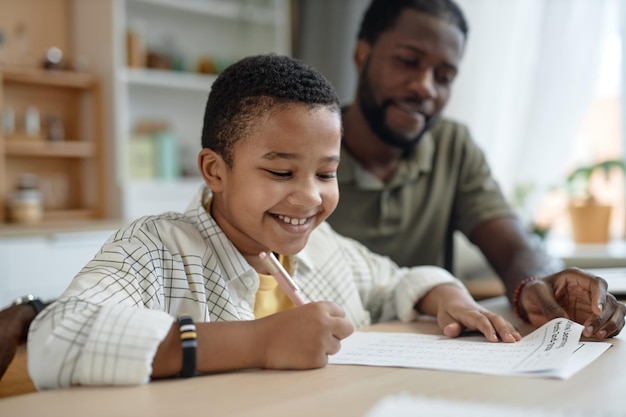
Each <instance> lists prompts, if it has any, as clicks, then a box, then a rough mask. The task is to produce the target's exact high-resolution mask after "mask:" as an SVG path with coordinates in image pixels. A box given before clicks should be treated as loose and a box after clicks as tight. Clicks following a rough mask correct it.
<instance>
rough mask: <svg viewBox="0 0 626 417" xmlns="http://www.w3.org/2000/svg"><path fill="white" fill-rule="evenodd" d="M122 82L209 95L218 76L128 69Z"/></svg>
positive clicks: (123, 75)
mask: <svg viewBox="0 0 626 417" xmlns="http://www.w3.org/2000/svg"><path fill="white" fill-rule="evenodd" d="M121 77H122V81H124V82H126V83H128V84H130V85H137V86H142V85H143V86H149V87H163V88H176V89H180V90H192V91H200V92H202V93H207V92H208V91H209V90H210V89H211V85H212V84H213V82H214V81H215V79H216V78H217V75H207V74H196V73H192V72H175V71H166V70H156V69H137V68H127V69H126V70H125V71H123V72H122V76H121Z"/></svg>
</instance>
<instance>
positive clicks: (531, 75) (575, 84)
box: [446, 0, 617, 194]
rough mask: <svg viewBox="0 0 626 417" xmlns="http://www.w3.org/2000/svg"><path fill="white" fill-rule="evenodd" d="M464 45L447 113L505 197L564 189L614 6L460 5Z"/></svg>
mask: <svg viewBox="0 0 626 417" xmlns="http://www.w3.org/2000/svg"><path fill="white" fill-rule="evenodd" d="M459 3H460V4H461V6H462V7H463V9H464V10H465V11H466V14H467V18H468V20H469V22H470V28H471V29H470V30H471V32H470V37H469V43H468V46H467V50H466V57H465V59H464V61H463V63H462V67H461V72H460V77H459V79H458V82H457V83H456V85H455V87H454V88H455V90H454V92H453V97H452V99H451V102H450V103H449V106H448V108H447V110H446V114H447V115H448V116H451V117H454V118H457V119H460V120H462V121H464V122H466V123H467V124H468V125H469V126H470V128H471V130H472V132H473V134H474V136H475V138H476V140H477V141H478V142H479V143H480V144H481V145H482V146H483V148H484V149H485V150H486V152H487V155H488V158H489V161H490V164H491V166H492V168H493V170H494V172H495V175H496V177H497V178H498V179H499V181H500V183H501V184H502V186H503V188H504V189H505V192H507V193H509V194H510V193H511V192H512V189H513V187H514V186H515V184H521V183H529V182H532V183H535V184H538V185H539V186H548V185H554V184H558V183H562V182H563V178H564V175H566V172H567V169H568V168H569V167H570V161H571V159H572V157H573V155H574V147H575V138H576V132H577V130H579V129H580V127H581V123H582V121H583V117H584V115H585V112H586V111H587V109H588V106H589V103H590V100H591V99H592V97H593V93H594V88H595V85H596V77H597V76H598V74H599V70H600V63H601V53H602V48H601V46H602V45H603V43H604V40H605V37H606V36H607V31H606V28H607V27H608V26H609V25H607V21H608V19H609V18H611V12H612V11H614V9H612V8H611V6H615V5H616V3H617V2H616V1H615V0H593V1H589V0H507V1H506V2H502V1H497V0H460V1H459Z"/></svg>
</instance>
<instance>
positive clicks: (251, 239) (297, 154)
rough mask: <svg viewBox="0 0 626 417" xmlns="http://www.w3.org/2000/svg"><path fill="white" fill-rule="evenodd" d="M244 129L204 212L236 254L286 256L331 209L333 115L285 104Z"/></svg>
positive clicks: (335, 152) (334, 193)
mask: <svg viewBox="0 0 626 417" xmlns="http://www.w3.org/2000/svg"><path fill="white" fill-rule="evenodd" d="M247 131H248V132H249V133H248V134H247V135H248V137H246V138H244V139H242V140H241V141H239V142H238V143H237V144H236V145H235V147H234V149H233V164H232V167H230V168H227V169H223V171H222V173H221V186H220V187H221V189H220V190H219V191H218V192H216V193H215V195H214V198H213V203H212V206H211V213H212V215H213V217H214V218H215V219H216V221H217V222H218V224H219V225H220V227H221V228H222V230H224V232H225V233H226V235H227V236H228V237H229V239H230V240H231V241H232V242H233V243H234V244H235V246H236V247H237V248H238V249H239V250H240V251H241V252H242V253H243V254H244V255H255V256H256V255H257V254H258V253H259V252H261V251H267V250H270V251H274V252H278V253H281V254H285V255H293V254H295V253H297V252H299V251H301V250H302V249H303V248H304V246H305V244H306V242H307V240H308V238H309V235H310V234H311V232H312V231H313V229H315V228H316V227H317V226H319V224H320V223H321V222H323V221H324V220H325V219H326V218H327V217H328V216H329V215H330V214H331V213H332V212H333V211H334V210H335V207H337V202H338V200H339V191H338V187H337V178H336V173H337V167H338V165H339V153H340V147H341V117H340V115H339V113H338V112H333V111H331V110H329V109H328V108H326V107H319V108H314V109H311V108H309V107H307V106H305V105H294V106H285V107H282V108H277V109H275V110H274V111H272V113H271V115H270V116H268V117H267V118H263V119H260V120H259V121H255V122H253V125H252V127H251V128H249V129H247Z"/></svg>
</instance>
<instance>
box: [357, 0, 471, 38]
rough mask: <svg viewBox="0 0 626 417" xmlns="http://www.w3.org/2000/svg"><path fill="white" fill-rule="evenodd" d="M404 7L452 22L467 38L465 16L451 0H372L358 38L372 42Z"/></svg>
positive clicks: (389, 26)
mask: <svg viewBox="0 0 626 417" xmlns="http://www.w3.org/2000/svg"><path fill="white" fill-rule="evenodd" d="M404 9H413V10H415V11H418V12H420V13H424V14H427V15H430V16H432V17H435V18H437V19H442V20H445V21H447V22H449V23H452V24H454V25H455V26H456V27H458V28H459V30H460V31H461V32H462V33H463V37H465V38H467V32H468V30H469V28H468V26H467V22H466V20H465V16H463V12H462V11H461V9H460V8H459V6H458V5H457V4H456V3H455V2H454V1H452V0H372V2H371V3H370V5H369V6H368V8H367V10H366V11H365V14H364V15H363V20H362V21H361V27H360V28H359V33H358V39H360V40H364V41H367V42H368V43H369V44H374V43H375V42H376V41H377V40H378V37H379V36H380V35H381V34H382V33H383V32H386V31H387V30H389V29H390V28H392V27H393V26H394V25H395V23H396V20H397V19H398V16H400V14H401V13H402V12H403V11H404Z"/></svg>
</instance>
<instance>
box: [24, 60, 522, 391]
mask: <svg viewBox="0 0 626 417" xmlns="http://www.w3.org/2000/svg"><path fill="white" fill-rule="evenodd" d="M340 139H341V116H340V110H339V104H338V99H337V97H336V95H335V92H334V90H333V88H332V86H331V85H330V84H329V83H328V81H327V80H326V79H324V78H323V77H322V76H321V75H320V74H319V73H317V72H316V71H314V70H313V69H312V68H310V67H308V66H306V65H305V64H303V63H301V62H300V61H297V60H294V59H291V58H288V57H283V56H276V55H264V56H256V57H249V58H245V59H243V60H241V61H239V62H238V63H236V64H234V65H232V66H231V67H229V68H228V69H227V70H225V71H224V72H223V73H222V74H221V75H220V76H219V77H218V79H217V80H216V81H215V83H214V84H213V86H212V89H211V93H210V95H209V99H208V102H207V106H206V110H205V116H204V127H203V132H202V146H203V149H202V151H201V152H200V154H199V157H198V165H199V168H200V172H201V174H202V176H203V178H204V180H205V183H206V185H207V187H203V188H202V189H201V190H200V191H199V193H198V194H197V195H196V197H195V198H194V200H193V201H192V203H191V204H190V206H189V208H188V210H187V212H186V213H184V214H180V213H166V214H162V215H158V216H148V217H144V218H141V219H139V220H137V221H135V222H134V223H132V224H131V225H130V226H128V227H127V228H125V229H122V230H120V231H118V232H117V233H116V234H114V235H113V236H112V237H111V238H110V239H109V240H108V241H107V242H106V243H105V245H104V246H103V248H102V250H101V251H100V252H99V253H98V254H97V255H96V256H95V258H94V259H93V260H92V261H91V262H90V263H89V264H87V265H86V266H85V267H84V268H83V270H82V271H81V272H80V273H79V274H78V275H77V276H76V277H75V278H74V280H73V282H72V283H71V285H70V287H69V288H68V289H67V290H66V291H65V293H64V294H63V295H62V296H61V297H60V298H59V299H58V300H57V301H56V302H55V303H54V304H53V305H52V306H51V307H50V308H48V309H47V310H45V311H44V312H43V313H42V314H41V315H40V316H39V317H38V319H36V320H35V321H34V322H33V324H32V326H31V331H30V335H29V371H30V374H31V377H32V379H33V381H34V382H35V384H36V386H37V387H39V388H52V387H60V386H68V385H74V384H82V385H88V384H139V383H146V382H148V381H149V380H150V378H162V377H171V376H175V375H179V374H182V376H190V375H194V374H195V373H196V371H197V372H200V373H208V372H218V371H227V370H234V369H243V368H274V369H309V368H316V367H321V366H324V365H325V364H326V363H327V360H328V355H332V354H334V353H336V352H337V351H338V350H339V348H340V340H341V339H343V338H345V337H347V336H349V335H350V334H351V333H352V332H353V329H354V327H361V326H365V325H367V324H369V323H370V322H371V321H380V320H389V319H391V318H394V317H400V318H401V319H404V320H409V319H411V318H413V317H414V314H415V313H416V310H419V312H421V313H425V314H432V315H437V317H438V320H439V324H440V326H441V327H442V328H443V329H444V333H445V334H447V335H448V336H456V335H458V334H459V333H460V331H461V327H467V328H469V329H478V330H480V331H481V332H482V333H483V334H485V335H486V337H487V338H488V340H490V341H494V342H495V341H498V336H499V338H500V339H501V340H503V341H506V342H514V341H516V340H519V338H520V335H519V333H518V332H517V331H516V330H515V328H514V327H513V326H512V325H511V324H510V323H508V322H506V321H505V320H504V319H502V318H501V317H499V316H497V315H495V314H492V313H490V312H487V311H485V310H484V309H482V308H481V307H480V306H479V305H477V304H476V303H475V302H474V301H473V300H472V299H471V297H470V296H469V295H468V293H467V292H466V291H465V290H464V288H463V286H462V285H461V284H460V282H459V281H458V280H456V279H455V278H454V277H452V276H451V275H449V274H448V273H447V272H445V271H444V270H443V269H440V268H437V267H420V268H414V269H408V268H403V269H401V268H398V267H397V266H396V265H395V264H394V263H393V262H391V261H390V260H389V259H387V258H383V257H379V256H376V255H374V254H372V253H370V252H369V251H367V250H366V249H365V248H364V247H363V246H361V245H360V244H358V243H356V242H354V241H352V240H349V239H346V238H343V237H341V236H339V235H337V234H336V233H335V232H334V231H332V229H331V228H330V227H329V226H328V225H327V224H326V223H324V220H325V219H326V218H327V217H328V215H329V214H330V213H331V212H332V211H333V210H334V209H335V206H336V205H337V201H338V197H339V196H338V190H337V181H336V171H337V167H338V165H339V152H340ZM263 251H272V252H274V253H278V254H281V256H280V258H281V260H282V263H283V265H285V267H286V268H287V269H289V270H290V271H291V273H292V274H293V276H294V279H295V280H296V281H297V283H298V285H299V286H300V288H301V295H302V296H303V298H304V299H305V301H307V304H305V305H303V306H301V307H297V308H293V307H294V306H293V304H291V301H290V300H289V299H288V298H286V297H285V293H284V292H282V291H281V290H280V287H277V286H276V282H275V281H274V280H273V278H271V277H269V276H266V275H267V274H268V272H269V271H268V270H267V269H266V268H265V266H264V264H263V263H262V262H261V259H260V258H259V253H260V252H263ZM418 301H419V302H418ZM180 315H186V316H187V317H184V318H183V319H180V320H179V322H178V323H176V322H175V318H174V317H175V316H180ZM194 322H195V328H194ZM181 339H182V341H181Z"/></svg>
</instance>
